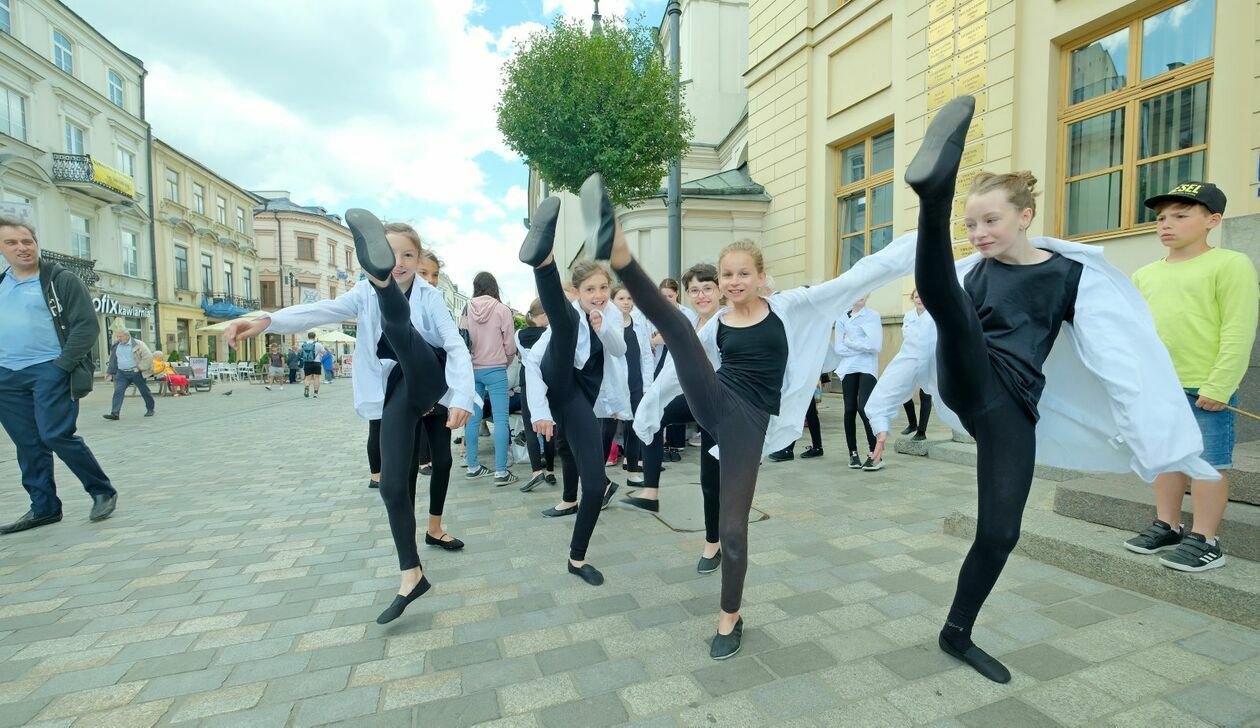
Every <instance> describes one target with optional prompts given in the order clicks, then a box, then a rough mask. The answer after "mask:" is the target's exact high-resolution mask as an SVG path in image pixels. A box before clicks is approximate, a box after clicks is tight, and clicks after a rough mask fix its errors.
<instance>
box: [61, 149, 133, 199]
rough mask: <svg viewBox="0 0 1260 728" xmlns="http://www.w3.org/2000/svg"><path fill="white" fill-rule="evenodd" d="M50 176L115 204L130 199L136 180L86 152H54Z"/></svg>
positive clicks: (63, 184)
mask: <svg viewBox="0 0 1260 728" xmlns="http://www.w3.org/2000/svg"><path fill="white" fill-rule="evenodd" d="M52 157H53V161H52V178H53V180H54V181H55V182H57V184H59V185H61V186H63V187H69V188H71V189H75V190H78V191H79V192H82V193H84V194H86V195H88V196H90V197H95V198H96V199H98V200H102V201H104V202H108V203H109V204H111V205H116V204H119V203H121V202H133V201H134V200H135V195H136V181H135V180H134V179H132V178H131V177H130V176H128V175H126V174H123V173H122V172H119V171H118V170H116V169H114V168H113V167H110V166H109V165H106V164H101V163H100V162H99V161H97V160H95V159H92V157H91V156H90V155H87V154H53V155H52Z"/></svg>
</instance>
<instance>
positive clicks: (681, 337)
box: [617, 261, 770, 613]
mask: <svg viewBox="0 0 1260 728" xmlns="http://www.w3.org/2000/svg"><path fill="white" fill-rule="evenodd" d="M617 273H618V275H620V277H621V281H622V283H624V284H625V286H626V288H627V289H629V291H630V295H631V296H632V297H633V298H634V302H635V305H637V306H638V307H639V308H640V309H642V310H643V313H644V314H646V315H647V317H648V320H649V321H651V322H652V323H653V324H654V325H655V326H656V328H657V330H658V331H660V332H661V336H662V337H663V338H664V339H665V343H666V344H668V345H669V350H670V353H671V354H672V355H673V357H674V365H675V368H676V370H677V372H678V381H679V384H681V385H682V390H683V396H684V397H686V398H687V404H688V405H689V406H690V407H691V412H692V414H694V415H695V417H696V422H697V423H698V424H699V425H700V427H701V428H703V429H704V430H707V431H708V432H709V433H710V434H711V435H713V437H714V439H715V440H716V441H717V443H718V445H719V446H720V447H721V456H722V461H721V467H720V469H719V470H720V472H719V475H718V477H719V482H720V483H721V485H720V489H721V502H720V504H719V511H718V536H719V540H720V542H721V544H722V611H724V612H727V613H731V612H738V611H739V606H740V601H741V599H742V597H743V593H744V576H745V575H746V574H747V572H748V514H749V513H750V512H751V511H752V500H753V492H754V491H755V490H756V488H757V469H758V468H759V467H760V466H761V450H762V448H763V447H764V445H765V441H766V427H767V426H768V425H769V423H770V415H769V414H768V413H766V412H763V411H761V410H759V409H757V408H756V407H754V406H752V405H751V404H749V403H748V402H747V401H745V400H744V399H743V398H742V397H740V396H739V395H737V394H735V393H734V392H730V391H728V390H727V389H726V388H724V387H723V386H722V385H721V382H719V381H718V377H717V372H715V371H714V370H713V365H712V364H710V362H709V358H708V356H707V355H706V354H705V351H704V346H703V345H701V343H700V339H699V338H698V337H697V336H696V332H695V329H693V328H692V326H691V322H690V321H688V320H687V317H686V316H683V314H682V312H681V311H679V310H678V308H677V307H676V306H674V305H673V304H672V303H670V302H669V301H667V300H665V297H664V296H662V295H661V292H660V291H659V290H657V288H656V284H654V283H653V282H652V279H651V278H648V276H647V274H646V273H644V272H643V269H642V268H640V267H639V265H638V263H636V262H634V261H631V263H630V265H628V266H626V267H625V268H623V269H621V270H619V271H617Z"/></svg>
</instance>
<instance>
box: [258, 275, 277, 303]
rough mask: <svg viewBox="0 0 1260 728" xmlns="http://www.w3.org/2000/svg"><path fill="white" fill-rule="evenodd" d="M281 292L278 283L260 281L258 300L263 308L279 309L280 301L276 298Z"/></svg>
mask: <svg viewBox="0 0 1260 728" xmlns="http://www.w3.org/2000/svg"><path fill="white" fill-rule="evenodd" d="M279 292H280V286H279V285H278V284H277V283H276V281H269V280H266V279H263V280H260V281H258V298H259V300H260V303H261V304H262V305H263V306H271V307H272V308H277V307H279V306H280V299H278V298H277V297H276V296H277V294H279Z"/></svg>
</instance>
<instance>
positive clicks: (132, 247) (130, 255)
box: [121, 230, 140, 277]
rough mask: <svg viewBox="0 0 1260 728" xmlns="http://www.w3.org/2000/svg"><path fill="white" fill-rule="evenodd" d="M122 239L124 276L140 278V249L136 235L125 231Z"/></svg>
mask: <svg viewBox="0 0 1260 728" xmlns="http://www.w3.org/2000/svg"><path fill="white" fill-rule="evenodd" d="M121 238H122V267H123V271H122V272H123V275H126V276H135V277H139V276H140V249H139V246H137V245H136V234H135V233H133V232H130V231H128V230H123V231H122V233H121Z"/></svg>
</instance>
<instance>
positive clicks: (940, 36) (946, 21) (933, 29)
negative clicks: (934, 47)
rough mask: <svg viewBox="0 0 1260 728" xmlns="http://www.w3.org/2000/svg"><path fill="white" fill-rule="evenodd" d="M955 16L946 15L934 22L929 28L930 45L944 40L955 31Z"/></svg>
mask: <svg viewBox="0 0 1260 728" xmlns="http://www.w3.org/2000/svg"><path fill="white" fill-rule="evenodd" d="M954 27H955V26H954V16H953V15H946V16H945V17H943V18H941V19H940V20H938V21H936V22H935V23H932V24H931V25H929V26H928V29H927V39H928V45H931V44H933V43H936V42H937V41H941V40H944V39H945V38H946V37H947V36H949V35H950V34H951V33H953V32H954Z"/></svg>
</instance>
